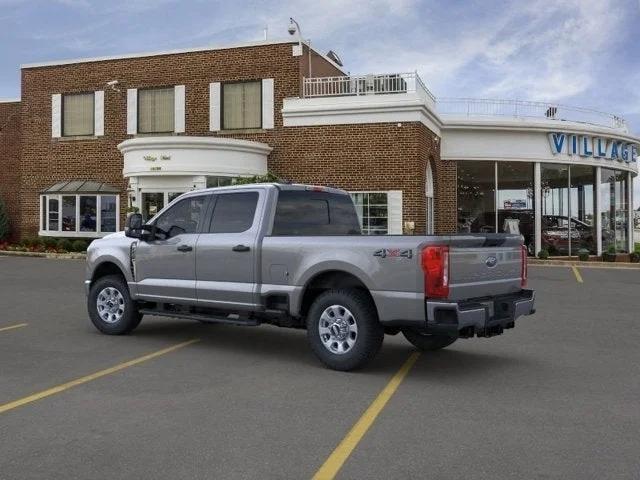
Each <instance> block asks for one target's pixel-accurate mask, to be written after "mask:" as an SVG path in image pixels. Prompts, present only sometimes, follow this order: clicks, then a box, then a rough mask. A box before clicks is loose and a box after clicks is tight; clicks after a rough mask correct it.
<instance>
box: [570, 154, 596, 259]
mask: <svg viewBox="0 0 640 480" xmlns="http://www.w3.org/2000/svg"><path fill="white" fill-rule="evenodd" d="M569 178H571V189H570V191H569V195H570V196H569V217H570V218H571V223H570V225H569V226H570V228H571V255H577V254H578V250H580V249H583V248H584V249H586V250H589V253H591V254H593V255H595V254H596V253H597V235H596V222H595V214H594V212H595V204H596V199H595V191H594V185H595V180H596V169H595V168H594V167H589V166H587V165H571V166H570V167H569Z"/></svg>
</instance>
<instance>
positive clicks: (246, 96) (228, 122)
mask: <svg viewBox="0 0 640 480" xmlns="http://www.w3.org/2000/svg"><path fill="white" fill-rule="evenodd" d="M261 127H262V82H260V81H257V82H238V83H225V84H223V85H222V129H223V130H237V129H249V128H261Z"/></svg>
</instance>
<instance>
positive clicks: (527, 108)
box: [437, 98, 627, 130]
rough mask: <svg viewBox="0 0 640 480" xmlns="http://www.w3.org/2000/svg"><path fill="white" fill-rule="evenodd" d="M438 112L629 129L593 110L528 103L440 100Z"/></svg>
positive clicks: (474, 99) (615, 117)
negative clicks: (537, 119) (536, 119)
mask: <svg viewBox="0 0 640 480" xmlns="http://www.w3.org/2000/svg"><path fill="white" fill-rule="evenodd" d="M437 110H438V113H439V114H443V115H462V116H467V117H512V118H513V117H515V118H534V119H535V118H539V119H548V120H558V121H569V122H576V123H586V124H589V125H597V126H602V127H609V128H615V129H622V130H626V129H627V124H626V122H625V120H624V118H622V117H619V116H617V115H613V114H611V113H606V112H601V111H599V110H593V109H590V108H582V107H570V106H568V105H562V104H559V103H545V102H528V101H524V100H490V99H480V98H439V99H438V100H437Z"/></svg>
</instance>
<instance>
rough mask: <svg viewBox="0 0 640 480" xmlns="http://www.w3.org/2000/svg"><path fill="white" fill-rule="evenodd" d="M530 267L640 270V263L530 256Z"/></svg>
mask: <svg viewBox="0 0 640 480" xmlns="http://www.w3.org/2000/svg"><path fill="white" fill-rule="evenodd" d="M527 263H528V265H529V266H530V267H580V268H611V269H616V268H617V269H622V270H640V263H628V262H581V261H579V260H576V261H570V260H540V259H532V258H530V259H529V261H528V262H527Z"/></svg>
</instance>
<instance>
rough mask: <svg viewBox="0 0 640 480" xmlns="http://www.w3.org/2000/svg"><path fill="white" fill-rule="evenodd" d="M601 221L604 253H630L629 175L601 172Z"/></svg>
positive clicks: (607, 170)
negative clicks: (613, 251)
mask: <svg viewBox="0 0 640 480" xmlns="http://www.w3.org/2000/svg"><path fill="white" fill-rule="evenodd" d="M600 172H601V173H600V219H601V225H602V251H603V252H605V253H608V252H609V251H610V250H614V249H615V251H616V252H618V253H626V252H627V251H628V245H629V241H628V232H629V230H628V227H629V224H628V221H629V203H628V198H629V190H628V189H629V184H628V181H627V178H628V176H627V173H626V172H621V171H619V170H611V169H608V168H602V169H601V170H600Z"/></svg>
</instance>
